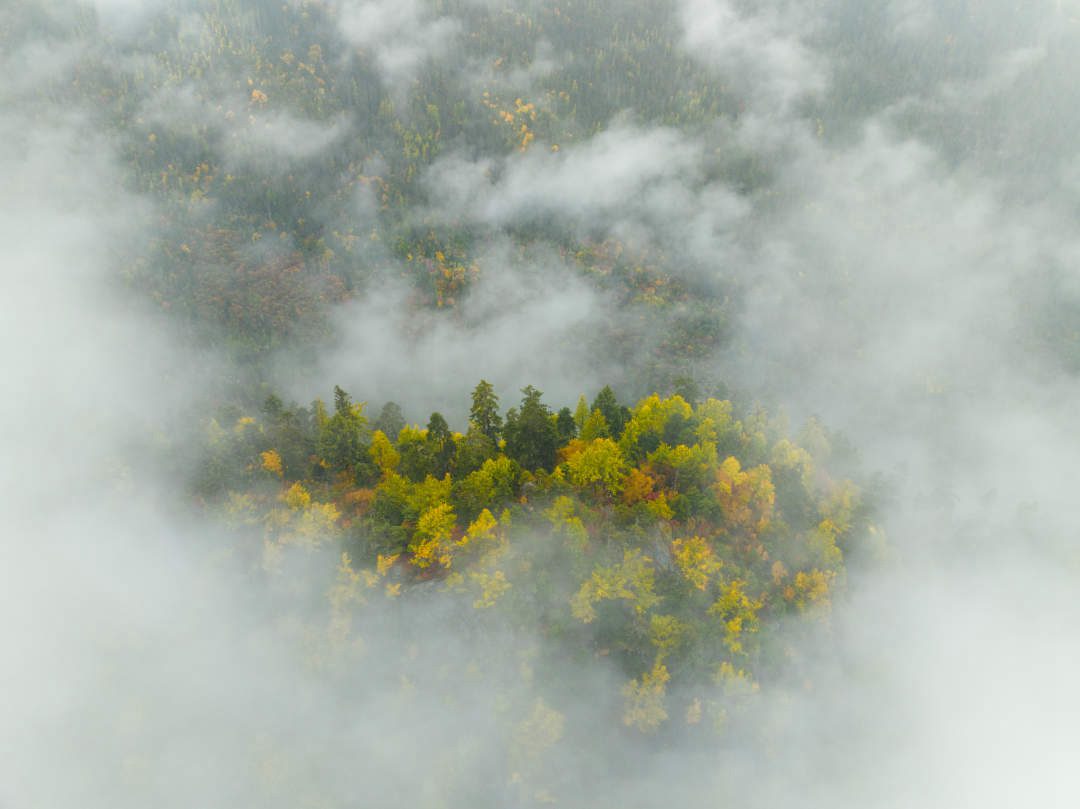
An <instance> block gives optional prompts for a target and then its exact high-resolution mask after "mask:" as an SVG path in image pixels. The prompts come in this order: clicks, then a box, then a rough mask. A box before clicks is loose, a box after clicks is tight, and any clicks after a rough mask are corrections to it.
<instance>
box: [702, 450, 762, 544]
mask: <svg viewBox="0 0 1080 809" xmlns="http://www.w3.org/2000/svg"><path fill="white" fill-rule="evenodd" d="M713 493H714V494H715V495H716V499H717V501H718V502H719V503H720V508H721V509H722V510H723V512H724V520H725V522H726V523H727V524H728V525H729V526H731V527H733V528H736V529H741V530H743V531H747V532H749V533H750V534H751V535H754V536H756V535H757V534H759V533H760V532H761V531H763V530H765V528H767V527H768V525H769V521H770V520H771V519H772V513H773V507H774V506H775V504H776V489H775V488H774V487H773V484H772V473H771V471H770V470H769V467H768V466H765V465H764V464H762V465H761V466H755V467H754V468H753V469H748V470H746V471H743V469H742V466H741V464H740V463H739V460H738V458H735V457H728V458H726V459H725V460H724V462H723V463H722V464H720V467H719V469H717V470H716V483H715V484H714V485H713Z"/></svg>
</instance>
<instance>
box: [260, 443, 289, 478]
mask: <svg viewBox="0 0 1080 809" xmlns="http://www.w3.org/2000/svg"><path fill="white" fill-rule="evenodd" d="M259 458H261V459H262V468H263V469H265V470H266V471H267V472H272V473H273V474H275V475H277V476H278V477H279V478H280V477H282V476H284V474H285V470H284V469H283V468H282V465H281V456H280V455H279V454H278V451H277V450H276V449H268V450H267V451H266V452H263V453H260V454H259Z"/></svg>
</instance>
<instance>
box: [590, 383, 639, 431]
mask: <svg viewBox="0 0 1080 809" xmlns="http://www.w3.org/2000/svg"><path fill="white" fill-rule="evenodd" d="M592 409H593V410H599V411H600V412H601V413H602V414H603V416H604V420H605V421H607V424H608V429H609V430H611V437H612V438H614V439H615V440H618V439H619V436H621V435H622V431H623V427H625V426H626V422H627V421H628V420H629V418H630V410H629V409H628V408H626V407H623V406H622V405H620V404H619V400H618V399H617V398H616V397H615V391H613V390H612V389H611V386H610V385H604V389H603V390H601V391H600V392H599V393H598V394H596V399H594V400H593V403H592Z"/></svg>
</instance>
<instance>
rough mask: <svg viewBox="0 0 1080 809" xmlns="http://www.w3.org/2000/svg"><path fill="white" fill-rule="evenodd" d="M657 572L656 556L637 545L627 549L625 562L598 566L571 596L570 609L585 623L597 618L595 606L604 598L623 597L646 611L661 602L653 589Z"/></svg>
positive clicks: (624, 555) (637, 607)
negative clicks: (654, 558)
mask: <svg viewBox="0 0 1080 809" xmlns="http://www.w3.org/2000/svg"><path fill="white" fill-rule="evenodd" d="M654 580H655V574H654V571H653V566H652V559H650V558H649V557H648V556H645V555H644V554H642V552H641V551H640V550H638V549H636V548H634V549H632V550H627V551H624V552H623V561H622V562H621V563H620V564H617V565H612V566H611V567H598V568H596V569H595V570H593V572H592V575H591V576H590V577H589V578H588V579H586V581H585V583H584V584H582V585H581V587H580V589H579V590H578V591H577V593H575V594H574V595H573V596H572V597H571V599H570V612H571V614H573V616H574V617H575V618H577V619H578V620H579V621H581V622H582V623H586V624H588V623H592V622H593V621H594V620H596V610H595V608H594V605H595V604H597V603H598V602H600V601H607V600H612V599H621V600H624V601H627V602H629V603H630V604H632V605H633V607H634V610H635V611H636V612H638V613H639V614H640V613H643V612H645V611H647V610H648V609H649V608H650V607H652V606H654V605H656V604H657V603H659V601H660V597H659V596H657V595H656V593H654V592H653V582H654Z"/></svg>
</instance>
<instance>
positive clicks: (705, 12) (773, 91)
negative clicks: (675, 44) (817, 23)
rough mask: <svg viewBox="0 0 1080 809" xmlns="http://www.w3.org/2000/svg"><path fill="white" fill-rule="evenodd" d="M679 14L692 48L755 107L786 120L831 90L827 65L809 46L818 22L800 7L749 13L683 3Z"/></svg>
mask: <svg viewBox="0 0 1080 809" xmlns="http://www.w3.org/2000/svg"><path fill="white" fill-rule="evenodd" d="M679 12H680V18H681V21H682V26H683V36H684V42H685V46H686V48H687V49H688V50H689V51H690V52H691V53H693V54H694V55H696V56H697V57H698V58H699V59H701V60H702V61H703V62H705V63H706V64H708V65H710V66H712V67H713V68H715V69H716V70H717V71H718V72H719V73H720V74H721V75H722V76H723V79H724V80H725V81H727V82H730V83H731V84H732V85H733V86H735V87H736V88H738V90H739V92H740V93H741V94H742V96H743V98H744V99H745V102H746V104H747V105H748V106H750V107H752V108H754V109H758V110H761V109H765V110H769V111H770V112H771V113H773V114H778V115H781V114H783V113H785V112H786V111H788V110H789V109H790V108H791V107H792V105H794V104H796V103H797V102H799V101H801V100H803V99H805V98H806V97H807V96H810V95H813V94H815V93H818V92H820V91H822V90H823V89H824V88H825V87H826V86H827V82H828V73H827V70H826V68H825V65H826V64H827V61H826V60H825V59H823V58H822V55H821V54H818V53H816V52H815V51H814V50H813V49H812V48H811V47H809V46H808V45H807V44H806V43H805V42H804V38H806V37H807V36H808V35H811V34H813V23H814V20H815V18H814V17H813V16H812V15H810V14H808V13H805V12H804V11H802V10H800V8H799V6H798V5H797V4H792V3H765V4H758V5H757V7H756V8H755V9H754V11H752V12H748V13H747V12H744V11H743V10H742V9H741V8H740V6H739V5H738V4H736V3H734V2H731V0H682V2H680V4H679Z"/></svg>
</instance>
